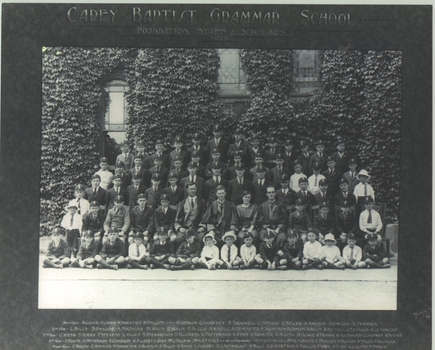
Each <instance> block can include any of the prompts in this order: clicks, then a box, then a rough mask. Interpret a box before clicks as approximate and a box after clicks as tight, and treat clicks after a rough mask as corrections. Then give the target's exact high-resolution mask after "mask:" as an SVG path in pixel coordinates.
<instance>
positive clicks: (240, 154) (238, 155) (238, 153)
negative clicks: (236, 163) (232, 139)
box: [234, 151, 243, 157]
mask: <svg viewBox="0 0 435 350" xmlns="http://www.w3.org/2000/svg"><path fill="white" fill-rule="evenodd" d="M242 156H243V152H242V151H236V152H235V153H234V157H242Z"/></svg>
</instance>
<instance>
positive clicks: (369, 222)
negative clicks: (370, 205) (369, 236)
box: [367, 210, 372, 224]
mask: <svg viewBox="0 0 435 350" xmlns="http://www.w3.org/2000/svg"><path fill="white" fill-rule="evenodd" d="M367 223H368V224H371V223H372V211H371V210H369V217H368V219H367Z"/></svg>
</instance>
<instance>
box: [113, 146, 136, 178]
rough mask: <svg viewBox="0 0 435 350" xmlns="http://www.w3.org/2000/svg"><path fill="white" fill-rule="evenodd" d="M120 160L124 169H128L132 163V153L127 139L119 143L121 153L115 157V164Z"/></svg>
mask: <svg viewBox="0 0 435 350" xmlns="http://www.w3.org/2000/svg"><path fill="white" fill-rule="evenodd" d="M120 162H122V163H123V164H124V170H125V171H129V170H130V168H131V167H132V165H133V153H131V152H130V146H129V144H128V143H127V141H124V142H123V143H121V154H119V155H118V156H117V157H116V161H115V164H118V163H120Z"/></svg>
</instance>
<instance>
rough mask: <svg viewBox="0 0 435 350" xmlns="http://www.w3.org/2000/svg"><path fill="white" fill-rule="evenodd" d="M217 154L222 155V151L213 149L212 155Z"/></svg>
mask: <svg viewBox="0 0 435 350" xmlns="http://www.w3.org/2000/svg"><path fill="white" fill-rule="evenodd" d="M217 153H219V154H221V151H219V149H218V148H213V149H212V150H211V154H217Z"/></svg>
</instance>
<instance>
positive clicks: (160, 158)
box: [153, 156, 163, 162]
mask: <svg viewBox="0 0 435 350" xmlns="http://www.w3.org/2000/svg"><path fill="white" fill-rule="evenodd" d="M156 160H160V161H161V162H162V161H163V158H162V157H161V156H155V157H154V159H153V162H155V161H156Z"/></svg>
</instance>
